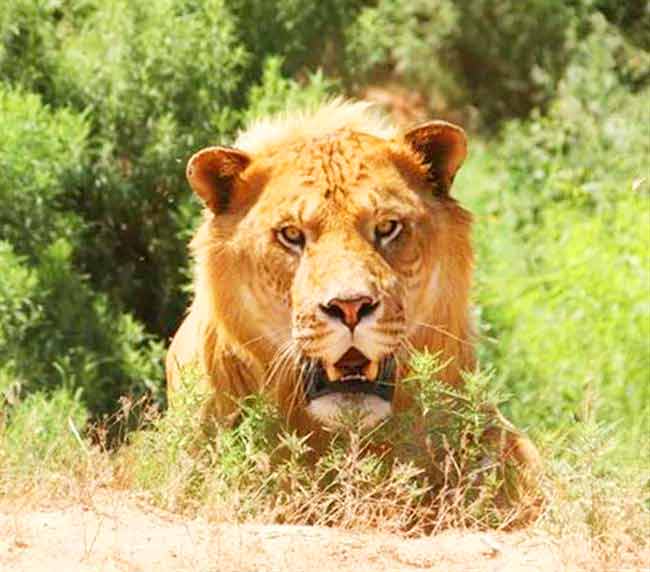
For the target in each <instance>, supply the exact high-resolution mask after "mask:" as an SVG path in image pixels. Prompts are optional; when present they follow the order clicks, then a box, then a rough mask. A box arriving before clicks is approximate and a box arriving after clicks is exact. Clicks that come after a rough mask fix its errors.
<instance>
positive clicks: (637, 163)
mask: <svg viewBox="0 0 650 572" xmlns="http://www.w3.org/2000/svg"><path fill="white" fill-rule="evenodd" d="M593 25H594V29H595V30H596V31H595V32H593V33H592V34H591V35H590V36H588V37H587V38H586V40H585V42H584V43H583V45H582V46H581V48H580V49H579V50H578V52H577V54H576V56H575V58H574V59H573V61H572V63H571V65H570V66H569V67H568V68H567V71H566V74H565V77H564V78H563V80H562V81H561V83H560V89H559V93H558V97H557V98H556V99H555V100H554V102H553V103H552V105H551V107H550V112H549V114H548V115H547V116H538V117H536V118H533V119H532V120H531V121H528V122H514V123H511V124H509V125H508V126H507V127H506V129H505V130H504V132H503V135H502V138H501V140H500V141H499V143H498V144H497V143H495V144H494V147H495V149H496V151H495V155H494V156H493V157H491V158H488V159H487V161H488V162H489V163H491V166H487V167H486V164H485V163H483V166H482V167H481V169H483V168H485V169H487V172H482V173H480V174H474V175H473V176H472V173H471V171H470V172H469V173H468V175H469V177H470V179H469V180H470V184H469V185H466V186H468V187H470V188H471V186H472V185H471V182H472V181H473V182H475V183H477V188H478V189H479V190H478V193H477V196H475V197H474V200H475V201H476V202H477V204H478V205H479V206H478V208H479V209H480V210H481V211H483V212H484V213H485V214H486V216H485V217H484V218H481V219H480V221H481V224H480V225H479V227H478V229H477V230H478V241H477V242H478V246H479V251H480V261H481V262H480V264H479V270H480V274H479V296H478V297H479V302H480V310H481V319H482V321H483V328H484V330H483V333H484V334H486V335H487V336H488V337H496V338H497V339H498V343H496V344H494V343H490V342H486V343H485V344H484V345H483V357H484V359H485V360H487V361H489V362H491V363H493V364H495V366H496V370H497V372H498V374H499V376H500V378H501V381H502V382H503V384H504V385H505V386H506V388H507V389H508V391H509V392H510V393H511V394H512V395H513V400H512V404H511V412H512V415H513V417H514V420H515V421H516V422H517V423H519V424H520V425H525V426H530V427H533V428H535V430H536V431H537V432H538V433H540V434H541V433H543V432H544V431H550V434H555V435H557V433H558V432H562V431H568V430H569V431H570V430H572V428H576V427H577V426H578V425H580V423H581V422H582V421H583V420H584V419H585V418H586V417H589V416H590V415H591V414H594V415H595V416H596V419H598V420H599V421H601V422H606V423H610V424H616V425H617V427H618V429H617V432H616V435H617V452H618V454H622V455H632V456H635V457H638V454H639V451H638V442H639V440H640V439H642V438H643V432H644V428H646V429H647V423H648V422H649V420H650V388H649V386H648V383H647V375H648V371H650V355H649V354H648V339H650V306H649V304H648V292H649V291H650V211H649V206H650V205H649V201H648V191H649V189H648V181H647V178H646V175H647V157H648V156H649V154H650V141H649V140H648V132H647V125H648V124H649V122H650V115H649V113H648V105H647V101H648V96H649V95H650V93H649V92H648V90H647V89H646V90H645V91H641V92H639V93H631V92H630V91H629V89H628V88H627V87H626V86H625V85H624V84H622V83H621V82H620V77H619V75H618V70H617V62H616V58H615V52H614V51H613V50H611V46H612V45H614V44H616V43H617V42H619V41H620V38H619V36H618V34H617V33H615V31H613V30H612V29H611V28H609V27H608V26H607V25H606V24H605V23H604V21H602V19H599V20H597V21H595V22H594V23H593ZM481 187H482V189H481Z"/></svg>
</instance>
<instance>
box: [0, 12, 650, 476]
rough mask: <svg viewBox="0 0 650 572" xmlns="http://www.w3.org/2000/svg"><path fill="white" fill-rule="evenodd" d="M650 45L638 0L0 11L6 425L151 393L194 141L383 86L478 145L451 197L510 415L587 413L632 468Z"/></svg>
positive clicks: (638, 420) (171, 297)
mask: <svg viewBox="0 0 650 572" xmlns="http://www.w3.org/2000/svg"><path fill="white" fill-rule="evenodd" d="M649 49H650V9H649V8H648V5H647V3H646V2H644V1H642V0H638V1H632V0H630V1H627V2H620V1H618V0H572V1H570V2H566V1H559V0H491V1H488V0H475V1H472V2H464V1H461V0H414V1H412V2H401V1H399V0H377V1H374V2H371V1H360V0H328V1H322V2H312V1H308V0H281V1H278V2H265V1H262V0H151V1H148V2H137V1H135V0H111V1H109V2H106V1H99V0H4V1H3V2H1V3H0V419H2V418H4V419H5V422H4V429H3V430H4V432H5V438H6V439H9V440H11V439H16V438H20V435H21V433H20V431H19V428H20V427H26V426H30V427H32V430H33V435H32V436H37V435H38V434H39V431H40V432H42V433H47V432H48V431H51V430H60V427H61V426H62V425H65V422H64V421H62V420H63V419H65V418H66V416H67V415H69V414H70V412H73V414H74V416H75V419H76V420H77V422H76V423H77V426H79V427H81V426H83V423H84V422H85V421H84V420H85V419H87V418H92V417H95V418H97V417H100V416H101V415H103V414H107V413H110V412H112V411H114V410H115V409H116V408H117V407H118V405H119V398H120V396H122V395H125V394H129V395H135V396H137V395H141V394H145V393H149V394H151V395H153V397H154V398H155V399H157V400H159V401H160V402H161V403H162V402H163V401H164V382H163V370H162V360H161V358H162V356H163V349H164V346H165V344H166V342H167V340H168V337H169V336H170V334H172V333H173V331H174V330H175V328H176V327H177V325H178V324H179V321H180V319H181V315H182V312H183V309H184V308H185V306H186V304H187V300H188V296H189V290H188V284H189V270H188V258H187V250H186V243H187V239H188V237H189V236H190V234H191V232H192V228H193V225H194V223H195V222H196V220H197V217H198V214H199V210H200V208H199V204H198V203H197V202H196V200H195V199H194V198H193V197H192V195H191V193H190V192H189V190H188V188H187V185H186V183H185V182H184V166H185V162H186V160H187V158H188V157H189V156H190V155H191V154H192V153H193V152H194V151H195V150H197V149H199V148H200V147H202V146H204V145H208V144H214V143H216V142H222V143H227V142H228V141H230V140H232V138H233V137H234V135H235V133H236V132H237V130H238V129H239V128H241V127H242V126H244V125H245V124H246V123H247V122H248V121H250V120H251V119H253V118H255V117H257V116H260V115H263V114H267V113H271V112H274V111H277V110H281V109H285V108H286V106H287V105H288V106H296V107H301V106H306V105H313V104H315V103H317V102H318V101H320V100H323V99H324V98H326V97H328V96H331V95H337V94H341V93H343V94H350V95H355V94H361V93H363V91H364V89H366V88H367V87H368V86H371V85H386V84H390V85H393V86H394V85H400V86H402V88H405V89H407V90H408V91H409V92H411V93H417V94H418V95H419V101H420V105H421V106H422V107H424V108H426V109H427V110H428V111H429V112H430V115H431V116H436V115H443V116H450V115H453V116H454V117H455V118H456V119H460V120H461V121H462V122H463V123H464V124H465V126H466V127H468V129H470V131H471V132H472V133H473V136H472V139H473V145H472V152H471V156H470V158H469V160H468V163H467V165H466V167H465V169H464V171H463V172H462V175H460V176H459V180H458V183H457V184H456V186H455V189H456V194H457V196H458V198H459V199H460V200H461V202H463V203H464V204H467V205H469V206H470V207H471V208H472V210H473V211H474V212H475V213H476V215H477V227H476V232H475V242H476V246H477V250H478V254H479V257H478V277H477V287H476V291H475V302H476V312H477V318H478V320H479V323H480V330H481V348H480V351H481V357H482V360H483V364H484V366H485V367H486V368H494V380H493V383H494V384H497V385H498V386H499V387H501V388H502V389H504V390H505V391H507V392H508V393H509V394H510V395H512V396H513V398H512V399H511V401H510V402H508V403H507V404H506V409H507V412H508V414H509V415H510V416H511V417H512V418H513V420H514V421H515V423H517V424H518V425H520V426H522V427H525V428H528V429H529V430H530V431H531V432H532V433H533V435H534V436H535V437H536V438H537V440H538V441H540V442H541V443H545V442H548V443H550V442H554V443H555V444H557V443H568V439H570V438H572V436H574V435H575V433H576V431H580V430H581V428H582V427H584V426H587V425H588V426H589V427H591V428H593V427H596V429H597V430H598V431H603V432H605V433H607V432H608V431H609V434H610V436H611V439H612V443H613V448H612V452H611V454H612V455H614V456H616V457H617V458H619V457H620V458H625V459H627V460H630V459H635V461H634V462H635V463H636V462H637V461H638V458H639V456H641V458H642V460H643V459H644V460H645V461H647V460H648V448H647V443H646V444H645V445H642V443H644V440H643V434H644V431H645V432H646V433H647V431H648V423H649V422H650V383H649V381H650V380H649V375H650V274H649V273H650V209H649V206H650V205H649V198H650V194H649V193H650V180H649V176H650V174H649V162H648V158H649V153H650V131H649V129H650V113H649V107H650V105H649V102H650V54H649V51H648V50H649ZM33 412H36V413H34V415H37V418H38V419H40V421H38V419H37V421H33V420H32V421H31V422H30V423H32V425H28V421H26V419H29V418H30V415H32V413H33ZM39 415H40V417H38V416H39ZM57 415H58V416H59V417H57ZM32 417H33V416H32ZM34 423H35V425H33V424H34ZM26 424H27V425H26ZM608 428H609V429H608ZM7 442H11V441H6V443H7ZM6 443H5V444H6ZM567 447H568V445H567ZM34 450H35V451H37V450H38V447H36V446H35V449H34ZM36 454H38V453H36Z"/></svg>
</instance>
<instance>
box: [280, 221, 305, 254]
mask: <svg viewBox="0 0 650 572" xmlns="http://www.w3.org/2000/svg"><path fill="white" fill-rule="evenodd" d="M276 236H277V239H278V240H279V241H280V244H282V245H283V246H284V247H286V248H288V249H289V250H293V251H294V252H300V251H301V250H302V248H303V246H305V235H304V233H303V232H302V230H300V229H299V228H298V227H296V226H292V225H289V226H285V227H283V228H281V229H280V230H278V231H277V232H276Z"/></svg>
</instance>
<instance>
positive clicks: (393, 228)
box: [375, 219, 403, 246]
mask: <svg viewBox="0 0 650 572" xmlns="http://www.w3.org/2000/svg"><path fill="white" fill-rule="evenodd" d="M402 228H403V225H402V223H401V222H399V221H398V220H394V219H393V220H385V221H382V222H380V223H379V224H378V225H377V226H376V227H375V240H376V241H377V242H378V243H379V244H381V246H386V245H387V244H388V243H389V242H390V241H391V240H393V239H395V238H397V237H398V236H399V233H400V232H402Z"/></svg>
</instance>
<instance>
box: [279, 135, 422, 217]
mask: <svg viewBox="0 0 650 572" xmlns="http://www.w3.org/2000/svg"><path fill="white" fill-rule="evenodd" d="M382 144H385V142H383V141H381V140H378V139H376V138H374V137H371V136H368V135H363V134H358V133H353V132H349V131H346V130H343V131H339V132H336V133H334V134H332V135H329V136H327V137H321V138H319V139H316V140H312V141H308V142H302V143H300V144H298V145H296V146H294V147H293V148H291V149H285V150H284V153H283V154H284V157H283V159H284V161H283V168H282V169H281V170H280V172H281V175H280V180H278V181H277V183H278V187H279V190H280V195H279V196H278V195H276V196H269V199H270V200H272V201H273V203H274V205H273V206H274V207H275V209H276V211H280V210H281V211H284V214H285V215H286V216H288V217H290V218H292V219H294V220H296V221H298V222H300V223H302V224H316V225H318V224H322V223H323V222H325V220H327V219H330V220H331V219H332V218H333V217H334V218H338V217H343V218H350V217H352V218H356V217H357V216H360V215H371V216H372V215H376V214H381V213H382V212H385V211H388V212H392V213H394V214H399V213H403V214H404V215H405V216H406V215H408V214H409V213H412V212H413V211H414V210H418V207H419V204H420V201H419V199H418V198H417V196H416V195H415V194H414V193H412V192H410V190H409V189H407V185H406V182H405V181H403V180H401V177H399V175H398V173H397V170H396V169H394V168H391V162H390V161H387V160H386V159H385V156H382V155H383V153H382V151H384V149H383V148H382ZM273 195H275V193H273Z"/></svg>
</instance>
